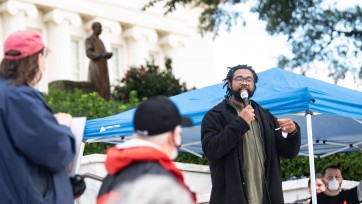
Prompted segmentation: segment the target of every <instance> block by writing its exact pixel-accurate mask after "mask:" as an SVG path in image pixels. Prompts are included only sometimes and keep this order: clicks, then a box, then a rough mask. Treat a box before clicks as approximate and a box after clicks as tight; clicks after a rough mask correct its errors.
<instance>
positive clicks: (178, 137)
mask: <svg viewBox="0 0 362 204" xmlns="http://www.w3.org/2000/svg"><path fill="white" fill-rule="evenodd" d="M173 133H174V134H173V140H174V143H175V145H176V146H177V147H180V146H181V144H182V138H181V137H182V128H181V126H179V125H178V126H176V127H175V129H174V131H173Z"/></svg>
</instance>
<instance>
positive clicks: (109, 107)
mask: <svg viewBox="0 0 362 204" xmlns="http://www.w3.org/2000/svg"><path fill="white" fill-rule="evenodd" d="M44 98H45V100H46V101H47V102H48V104H49V106H50V108H51V109H52V110H53V112H54V113H57V112H65V113H69V114H71V115H72V116H73V117H80V116H85V117H87V119H94V118H102V117H106V116H110V115H115V114H118V113H121V112H124V111H126V110H129V109H132V108H135V107H136V106H137V105H138V104H139V103H140V101H139V100H138V98H137V92H136V91H131V92H130V95H129V98H130V100H129V101H130V103H127V104H126V103H121V102H119V101H105V100H104V99H103V98H102V97H101V96H100V95H99V94H98V93H96V92H93V93H90V94H86V93H83V92H82V91H80V90H78V89H75V90H73V91H64V90H60V89H57V88H55V87H49V93H48V94H45V95H44ZM110 146H112V145H110V144H105V143H91V144H89V143H87V144H86V146H85V149H84V155H87V154H93V153H105V151H106V149H107V148H108V147H110Z"/></svg>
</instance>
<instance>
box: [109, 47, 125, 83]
mask: <svg viewBox="0 0 362 204" xmlns="http://www.w3.org/2000/svg"><path fill="white" fill-rule="evenodd" d="M112 53H113V56H112V58H111V59H109V60H108V70H109V80H110V83H111V85H117V84H119V80H120V79H121V78H122V77H123V74H124V73H123V64H122V62H123V57H122V47H113V46H112Z"/></svg>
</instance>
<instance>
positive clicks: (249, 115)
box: [239, 90, 255, 124]
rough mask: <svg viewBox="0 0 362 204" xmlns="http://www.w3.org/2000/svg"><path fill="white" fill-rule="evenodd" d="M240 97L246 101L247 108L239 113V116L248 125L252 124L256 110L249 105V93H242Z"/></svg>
mask: <svg viewBox="0 0 362 204" xmlns="http://www.w3.org/2000/svg"><path fill="white" fill-rule="evenodd" d="M240 97H241V98H242V99H243V101H244V105H245V108H243V110H241V112H240V113H239V116H240V117H241V118H243V119H244V120H245V121H246V122H247V123H248V124H250V123H251V121H252V120H254V119H255V114H254V109H253V107H251V105H249V97H248V92H247V91H246V90H243V91H241V93H240Z"/></svg>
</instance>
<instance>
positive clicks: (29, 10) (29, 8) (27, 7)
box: [0, 1, 38, 18]
mask: <svg viewBox="0 0 362 204" xmlns="http://www.w3.org/2000/svg"><path fill="white" fill-rule="evenodd" d="M0 12H7V13H9V14H11V15H13V16H15V15H18V14H19V13H21V12H23V13H24V14H25V15H26V16H28V17H30V18H36V17H37V16H38V8H37V7H36V6H35V5H34V4H29V3H25V2H19V1H6V2H4V3H2V4H1V5H0Z"/></svg>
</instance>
